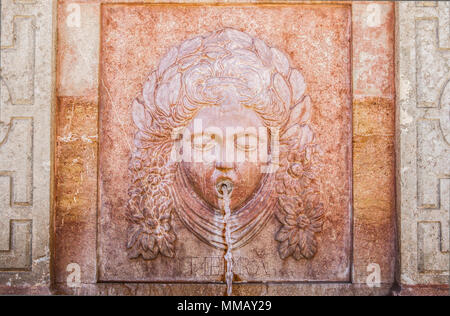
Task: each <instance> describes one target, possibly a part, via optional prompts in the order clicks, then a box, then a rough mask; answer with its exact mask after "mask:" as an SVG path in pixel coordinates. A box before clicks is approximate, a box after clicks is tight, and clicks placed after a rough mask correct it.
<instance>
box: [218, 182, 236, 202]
mask: <svg viewBox="0 0 450 316" xmlns="http://www.w3.org/2000/svg"><path fill="white" fill-rule="evenodd" d="M216 191H217V194H218V196H219V198H223V197H224V195H225V193H226V195H227V196H228V197H230V196H231V193H232V192H233V182H232V181H231V179H229V178H220V179H218V180H217V182H216Z"/></svg>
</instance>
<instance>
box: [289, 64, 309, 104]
mask: <svg viewBox="0 0 450 316" xmlns="http://www.w3.org/2000/svg"><path fill="white" fill-rule="evenodd" d="M289 82H290V83H291V87H292V100H293V102H294V103H298V102H299V101H300V100H301V98H302V97H303V95H304V93H305V90H306V84H305V78H303V75H302V74H301V73H300V71H298V70H297V69H292V71H291V75H290V76H289Z"/></svg>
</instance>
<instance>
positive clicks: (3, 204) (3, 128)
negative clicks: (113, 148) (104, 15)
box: [0, 0, 53, 293]
mask: <svg viewBox="0 0 450 316" xmlns="http://www.w3.org/2000/svg"><path fill="white" fill-rule="evenodd" d="M52 17H53V7H52V2H51V1H18V0H5V1H2V3H1V19H0V21H1V25H0V26H1V32H0V33H1V39H0V49H1V60H0V69H1V70H0V71H1V77H0V79H1V82H0V85H1V87H0V293H10V292H12V293H46V292H47V291H48V286H49V282H50V275H49V262H50V244H49V230H50V228H49V225H50V205H51V195H50V186H51V147H52V145H51V131H52V127H51V121H52V119H51V108H52V86H53V85H52V84H53V71H52V70H53V67H52V51H53V32H52V26H53V24H52V22H53V20H52Z"/></svg>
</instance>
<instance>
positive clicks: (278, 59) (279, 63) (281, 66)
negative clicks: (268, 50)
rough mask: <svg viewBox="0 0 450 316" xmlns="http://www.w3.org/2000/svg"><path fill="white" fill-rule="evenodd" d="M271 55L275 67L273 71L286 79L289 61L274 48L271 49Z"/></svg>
mask: <svg viewBox="0 0 450 316" xmlns="http://www.w3.org/2000/svg"><path fill="white" fill-rule="evenodd" d="M272 55H273V59H272V62H273V65H274V66H275V69H276V70H277V71H278V72H279V73H281V74H282V75H283V76H285V77H287V75H288V74H289V61H288V59H287V57H286V55H284V54H283V53H282V52H280V51H279V50H278V49H276V48H272Z"/></svg>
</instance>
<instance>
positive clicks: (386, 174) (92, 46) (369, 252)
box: [52, 0, 397, 295]
mask: <svg viewBox="0 0 450 316" xmlns="http://www.w3.org/2000/svg"><path fill="white" fill-rule="evenodd" d="M188 2H193V3H195V4H196V5H217V1H214V4H213V3H210V2H212V1H208V0H203V1H196V2H194V1H188ZM112 3H121V4H130V5H132V4H135V3H139V4H147V3H149V1H115V0H96V1H72V0H68V1H60V2H59V3H58V8H57V15H58V18H57V37H58V41H57V52H56V67H57V72H56V73H57V77H56V102H57V104H56V113H55V115H56V118H55V122H56V135H55V166H54V168H55V169H54V171H55V181H54V183H55V195H54V199H55V203H54V212H53V218H52V220H53V223H54V224H53V228H54V231H53V232H52V235H53V249H52V250H53V251H52V253H53V258H52V259H53V273H52V276H53V278H52V281H53V288H54V289H55V290H56V293H60V294H125V295H134V294H139V295H222V294H223V293H224V292H225V290H224V287H225V285H223V284H213V283H196V284H194V283H177V284H174V283H172V284H171V283H166V284H161V283H134V284H131V283H101V282H99V281H98V273H97V272H98V270H97V221H98V218H97V212H98V210H97V207H98V203H97V199H98V197H97V194H98V192H97V191H98V190H97V188H98V183H97V181H98V180H97V179H98V172H97V170H98V150H99V148H98V104H99V102H98V100H99V92H98V90H99V84H100V80H99V78H98V76H99V71H98V66H99V60H100V55H99V54H100V53H99V46H100V44H99V43H100V37H101V30H100V21H101V12H102V9H101V7H102V6H103V5H108V4H112ZM151 3H152V4H156V3H158V4H165V5H183V4H184V5H185V4H186V1H183V2H181V1H180V2H179V3H177V2H176V1H170V3H164V2H161V1H160V2H154V1H151ZM219 3H220V1H219ZM242 3H246V4H248V5H254V6H258V5H266V4H273V5H276V4H283V5H302V4H305V3H307V4H308V5H332V4H339V5H346V6H349V7H350V8H351V12H352V21H351V25H352V28H351V30H349V31H351V39H352V42H351V45H352V51H351V55H352V56H351V57H352V72H351V74H352V97H353V110H352V114H353V139H352V143H353V226H352V237H353V247H352V248H353V249H352V252H351V256H352V258H351V262H352V265H351V269H352V271H351V273H350V275H351V281H350V282H343V283H301V282H299V283H297V282H295V283H292V282H289V283H287V282H286V283H281V284H280V283H274V284H271V283H267V284H238V285H235V293H236V294H237V295H283V294H289V295H292V294H297V295H301V294H308V293H322V294H345V293H347V294H355V293H360V294H363V293H376V294H386V293H389V292H390V289H391V287H392V285H393V284H394V274H395V268H396V253H397V249H396V214H395V148H394V147H395V78H394V72H395V70H394V68H395V67H394V20H395V19H394V15H395V12H394V7H395V5H394V3H393V2H388V1H386V2H377V3H373V2H351V1H344V2H343V1H340V2H326V3H324V2H320V1H307V2H306V1H305V2H303V1H288V2H280V1H272V2H271V1H269V2H264V3H263V2H243V1H239V0H234V1H227V2H226V3H221V4H220V5H233V4H242ZM74 5H75V6H74ZM77 5H78V6H79V8H81V10H82V11H81V12H82V14H83V18H85V19H87V21H88V22H89V23H86V27H88V28H87V29H83V27H81V28H80V29H79V30H78V31H76V32H74V31H73V30H70V29H69V28H70V25H68V23H67V18H68V15H70V14H71V13H73V12H74V10H75V11H76V10H77ZM71 23H75V24H76V23H77V21H76V20H73V21H72V22H71ZM69 24H70V23H69ZM88 33H89V35H88V36H84V37H83V38H82V40H80V37H79V36H82V35H85V34H88ZM77 36H78V37H77ZM68 47H71V48H72V49H71V50H69V49H68ZM80 51H83V52H84V53H83V54H84V57H86V56H87V57H88V58H85V60H83V61H80V59H77V58H76V56H77V54H78V55H79V54H80ZM74 73H75V75H74ZM68 122H70V124H67V123H68ZM378 268H379V269H380V270H379V271H380V273H381V280H380V281H381V282H380V286H379V287H369V286H368V285H367V283H366V281H367V278H368V277H369V276H370V274H371V273H372V272H374V271H376V270H377V269H378ZM78 269H79V271H80V272H81V279H80V280H79V281H80V283H77V282H76V283H75V284H73V283H68V282H67V280H68V279H69V280H70V278H71V277H72V275H73V273H74V272H77V270H78Z"/></svg>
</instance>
